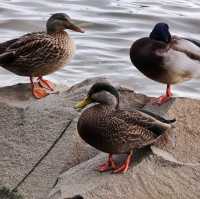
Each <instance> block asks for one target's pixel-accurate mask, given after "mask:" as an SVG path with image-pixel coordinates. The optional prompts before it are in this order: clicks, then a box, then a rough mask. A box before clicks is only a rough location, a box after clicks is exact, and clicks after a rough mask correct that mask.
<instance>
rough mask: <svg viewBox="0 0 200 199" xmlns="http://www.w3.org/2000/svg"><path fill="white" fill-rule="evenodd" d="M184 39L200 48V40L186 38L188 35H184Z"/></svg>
mask: <svg viewBox="0 0 200 199" xmlns="http://www.w3.org/2000/svg"><path fill="white" fill-rule="evenodd" d="M182 39H185V40H188V41H190V42H192V43H193V44H194V45H196V46H198V47H199V48H200V41H199V40H197V39H192V38H186V37H183V38H182Z"/></svg>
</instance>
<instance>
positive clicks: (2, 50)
mask: <svg viewBox="0 0 200 199" xmlns="http://www.w3.org/2000/svg"><path fill="white" fill-rule="evenodd" d="M17 40H18V38H17V39H12V40H9V41H5V42H2V43H0V54H2V53H5V52H6V50H7V48H8V47H9V46H10V45H12V44H13V43H15V42H17Z"/></svg>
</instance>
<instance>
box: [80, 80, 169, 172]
mask: <svg viewBox="0 0 200 199" xmlns="http://www.w3.org/2000/svg"><path fill="white" fill-rule="evenodd" d="M90 103H97V104H95V105H94V106H90V107H89V108H87V109H86V110H84V111H83V113H82V114H81V116H80V118H79V120H78V124H77V129H78V133H79V135H80V137H81V138H82V139H83V140H85V142H86V143H88V144H90V145H91V146H93V147H95V148H97V149H98V150H101V151H103V152H105V153H109V158H108V162H106V163H105V164H103V165H101V166H100V167H99V170H100V171H102V172H103V171H107V170H109V169H110V167H111V168H112V169H113V170H114V171H113V172H114V173H118V172H126V171H127V170H128V167H129V163H130V160H131V156H132V153H133V150H134V149H140V148H142V147H145V146H148V145H151V144H153V143H154V142H155V141H156V140H157V139H158V138H159V137H160V136H161V135H162V134H163V133H164V132H165V131H166V130H167V129H169V128H171V125H170V124H169V123H170V122H173V121H159V120H158V119H156V118H154V117H152V116H150V115H148V114H146V113H143V112H141V111H138V110H135V111H126V110H120V109H119V94H118V91H117V90H116V89H115V88H114V87H113V86H111V85H110V84H108V83H95V84H94V85H93V86H92V87H91V88H90V90H89V92H88V94H87V97H86V98H85V99H84V100H83V101H81V102H80V103H78V104H77V105H76V108H84V107H85V106H86V105H88V104H90ZM112 154H129V155H128V157H127V159H126V161H125V162H124V164H122V165H121V166H120V167H117V166H116V164H115V162H114V161H113V160H112Z"/></svg>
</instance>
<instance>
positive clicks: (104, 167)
mask: <svg viewBox="0 0 200 199" xmlns="http://www.w3.org/2000/svg"><path fill="white" fill-rule="evenodd" d="M116 168H117V166H116V163H115V162H114V160H113V159H112V155H111V154H109V157H108V161H107V162H106V163H104V164H102V165H100V166H99V169H98V170H99V171H100V172H105V171H109V170H111V169H116Z"/></svg>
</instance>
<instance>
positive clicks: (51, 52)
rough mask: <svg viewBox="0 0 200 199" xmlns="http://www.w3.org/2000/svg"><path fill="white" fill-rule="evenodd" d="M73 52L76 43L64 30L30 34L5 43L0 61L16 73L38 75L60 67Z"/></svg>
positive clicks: (69, 58) (67, 60)
mask: <svg viewBox="0 0 200 199" xmlns="http://www.w3.org/2000/svg"><path fill="white" fill-rule="evenodd" d="M2 45H3V46H5V43H3V44H2ZM0 46H1V45H0ZM74 51H75V45H74V43H73V41H72V39H71V38H70V37H69V35H68V34H67V33H66V32H65V31H61V32H56V33H51V34H47V33H46V32H39V33H30V34H26V35H24V36H22V37H20V38H18V39H15V40H13V42H12V41H11V42H10V43H8V46H7V48H5V49H4V52H5V53H6V54H5V53H4V55H6V56H5V57H4V59H0V64H1V66H2V67H4V68H6V69H7V70H9V71H11V72H13V73H15V74H17V75H21V76H32V77H38V76H43V75H48V74H50V73H53V72H54V71H56V70H58V69H59V68H61V67H63V66H64V64H65V63H67V62H69V61H70V60H71V58H72V56H73V54H74ZM0 56H1V55H0ZM6 57H7V59H6Z"/></svg>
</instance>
